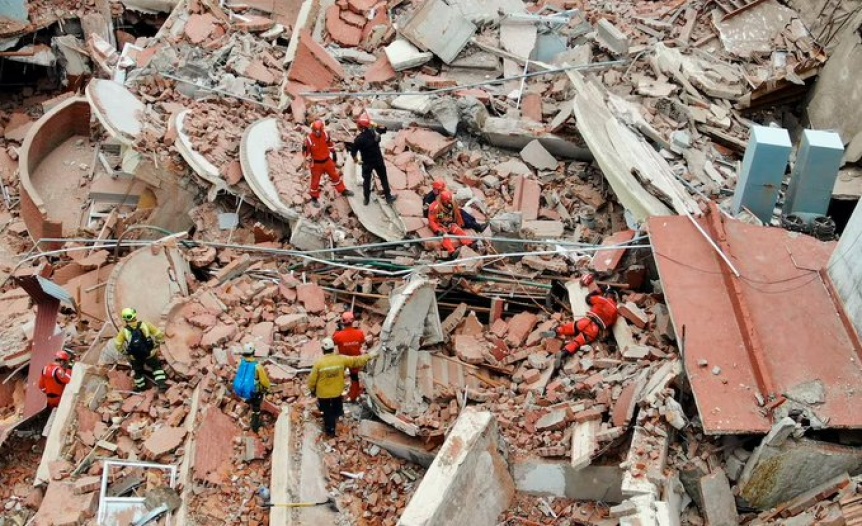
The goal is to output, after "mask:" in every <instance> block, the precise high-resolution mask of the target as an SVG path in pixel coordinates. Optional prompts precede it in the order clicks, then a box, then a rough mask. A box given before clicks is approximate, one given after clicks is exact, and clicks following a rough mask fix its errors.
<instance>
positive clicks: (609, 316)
mask: <svg viewBox="0 0 862 526" xmlns="http://www.w3.org/2000/svg"><path fill="white" fill-rule="evenodd" d="M587 304H588V305H590V306H591V307H592V308H591V309H590V312H588V313H587V315H586V316H585V317H583V318H581V319H579V320H578V321H575V322H572V323H567V324H565V325H562V326H561V327H559V328H558V329H557V334H559V335H560V336H574V339H573V340H572V341H571V342H569V344H568V345H566V347H565V349H566V351H568V352H569V353H570V354H575V353H576V352H578V350H579V349H580V348H581V347H583V346H584V345H587V344H589V343H593V342H594V341H596V340H598V339H599V335H600V334H601V332H602V331H603V330H606V329H610V328H611V327H613V325H614V323H616V321H617V316H618V312H617V303H616V302H615V301H614V300H612V299H610V298H606V297H604V296H602V295H600V294H590V295H589V296H587Z"/></svg>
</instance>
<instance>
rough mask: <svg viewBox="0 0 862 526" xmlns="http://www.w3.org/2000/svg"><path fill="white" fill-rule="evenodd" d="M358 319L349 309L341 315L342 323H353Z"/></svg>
mask: <svg viewBox="0 0 862 526" xmlns="http://www.w3.org/2000/svg"><path fill="white" fill-rule="evenodd" d="M355 321H356V315H355V314H353V313H352V312H351V311H347V312H345V313H344V314H342V315H341V323H343V324H344V325H352V324H353V322H355Z"/></svg>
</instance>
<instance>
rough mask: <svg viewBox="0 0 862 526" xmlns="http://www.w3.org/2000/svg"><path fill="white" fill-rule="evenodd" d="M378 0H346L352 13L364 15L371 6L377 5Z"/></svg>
mask: <svg viewBox="0 0 862 526" xmlns="http://www.w3.org/2000/svg"><path fill="white" fill-rule="evenodd" d="M378 1H379V0H347V6H348V7H349V8H350V10H351V11H353V12H354V13H359V14H360V15H364V14H365V13H367V12H369V11H371V8H372V7H374V6H375V5H377V2H378ZM381 11H385V9H381Z"/></svg>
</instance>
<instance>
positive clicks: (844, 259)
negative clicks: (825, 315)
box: [827, 204, 862, 338]
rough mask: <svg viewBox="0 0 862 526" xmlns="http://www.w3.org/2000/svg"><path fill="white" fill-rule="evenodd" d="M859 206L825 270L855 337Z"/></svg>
mask: <svg viewBox="0 0 862 526" xmlns="http://www.w3.org/2000/svg"><path fill="white" fill-rule="evenodd" d="M860 238H862V206H859V205H858V204H857V205H856V210H855V211H854V212H853V215H852V216H850V221H849V222H848V223H847V227H846V228H845V229H844V233H843V234H842V235H841V241H839V243H838V247H837V248H836V249H835V252H833V253H832V257H831V258H830V259H829V266H828V267H827V269H828V273H829V278H830V279H831V280H832V285H833V286H834V287H835V292H837V293H838V296H839V297H840V298H841V302H842V303H843V304H844V312H845V314H846V315H847V317H848V318H850V322H851V323H852V324H853V327H854V328H855V329H856V337H857V338H858V337H860V335H862V287H860V286H859V284H860V283H862V265H860V264H859V261H862V243H859V242H858V241H859V239H860Z"/></svg>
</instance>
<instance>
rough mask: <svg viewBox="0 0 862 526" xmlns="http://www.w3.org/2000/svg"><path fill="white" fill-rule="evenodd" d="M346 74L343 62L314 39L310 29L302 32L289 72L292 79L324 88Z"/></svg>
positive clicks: (317, 87)
mask: <svg viewBox="0 0 862 526" xmlns="http://www.w3.org/2000/svg"><path fill="white" fill-rule="evenodd" d="M346 76H347V75H346V74H345V72H344V68H342V67H341V64H339V63H338V61H337V60H335V59H334V58H333V57H332V55H330V54H329V53H328V52H327V51H326V50H325V49H323V47H322V46H321V45H320V44H318V43H317V42H315V41H314V38H313V37H312V36H311V33H310V32H309V31H307V30H304V31H302V32H301V33H300V36H299V45H298V46H297V49H296V57H295V58H294V59H293V64H292V65H291V67H290V71H289V73H288V78H289V79H290V80H295V81H297V82H301V83H303V84H307V85H309V86H312V87H314V88H315V89H320V90H322V89H326V88H328V87H330V86H332V85H333V84H334V83H335V82H336V81H337V80H339V79H344V78H346Z"/></svg>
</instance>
